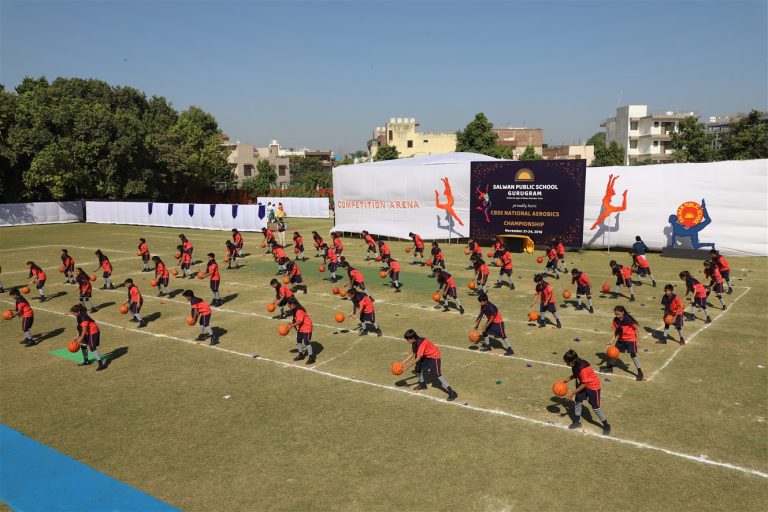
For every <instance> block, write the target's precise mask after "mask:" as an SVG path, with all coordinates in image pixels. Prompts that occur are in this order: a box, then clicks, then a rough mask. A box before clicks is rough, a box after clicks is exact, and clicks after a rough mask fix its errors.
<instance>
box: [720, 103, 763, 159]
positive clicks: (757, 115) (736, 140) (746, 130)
mask: <svg viewBox="0 0 768 512" xmlns="http://www.w3.org/2000/svg"><path fill="white" fill-rule="evenodd" d="M764 115H765V114H763V113H762V112H759V111H757V110H753V111H752V112H750V113H749V115H747V116H746V117H745V118H743V119H741V120H740V121H738V122H737V123H735V124H734V125H733V126H732V127H731V130H730V132H729V133H728V134H727V135H726V136H725V138H724V139H723V140H722V142H721V144H720V148H719V154H718V155H717V156H718V160H750V159H760V158H768V124H766V123H765V122H761V118H762V117H763V116H764Z"/></svg>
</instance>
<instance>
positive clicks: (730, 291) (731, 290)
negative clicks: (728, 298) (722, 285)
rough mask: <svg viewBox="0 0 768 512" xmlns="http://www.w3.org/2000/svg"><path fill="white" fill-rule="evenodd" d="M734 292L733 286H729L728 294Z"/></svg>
mask: <svg viewBox="0 0 768 512" xmlns="http://www.w3.org/2000/svg"><path fill="white" fill-rule="evenodd" d="M732 293H733V288H732V287H729V288H728V295H730V294H732Z"/></svg>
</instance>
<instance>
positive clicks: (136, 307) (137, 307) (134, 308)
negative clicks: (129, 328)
mask: <svg viewBox="0 0 768 512" xmlns="http://www.w3.org/2000/svg"><path fill="white" fill-rule="evenodd" d="M141 306H143V304H142V303H141V302H131V303H130V304H129V305H128V310H129V311H130V312H131V313H134V314H136V313H138V312H139V311H141Z"/></svg>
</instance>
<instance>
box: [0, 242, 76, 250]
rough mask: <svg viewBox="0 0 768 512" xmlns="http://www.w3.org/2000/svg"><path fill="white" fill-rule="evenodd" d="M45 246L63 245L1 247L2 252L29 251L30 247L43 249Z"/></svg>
mask: <svg viewBox="0 0 768 512" xmlns="http://www.w3.org/2000/svg"><path fill="white" fill-rule="evenodd" d="M45 247H61V246H60V245H58V244H55V245H34V246H32V247H16V248H15V249H0V252H16V251H28V250H30V249H43V248H45Z"/></svg>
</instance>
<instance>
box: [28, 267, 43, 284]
mask: <svg viewBox="0 0 768 512" xmlns="http://www.w3.org/2000/svg"><path fill="white" fill-rule="evenodd" d="M31 272H32V275H33V276H35V277H37V280H38V281H45V272H43V269H41V268H33V269H32V270H31Z"/></svg>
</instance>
